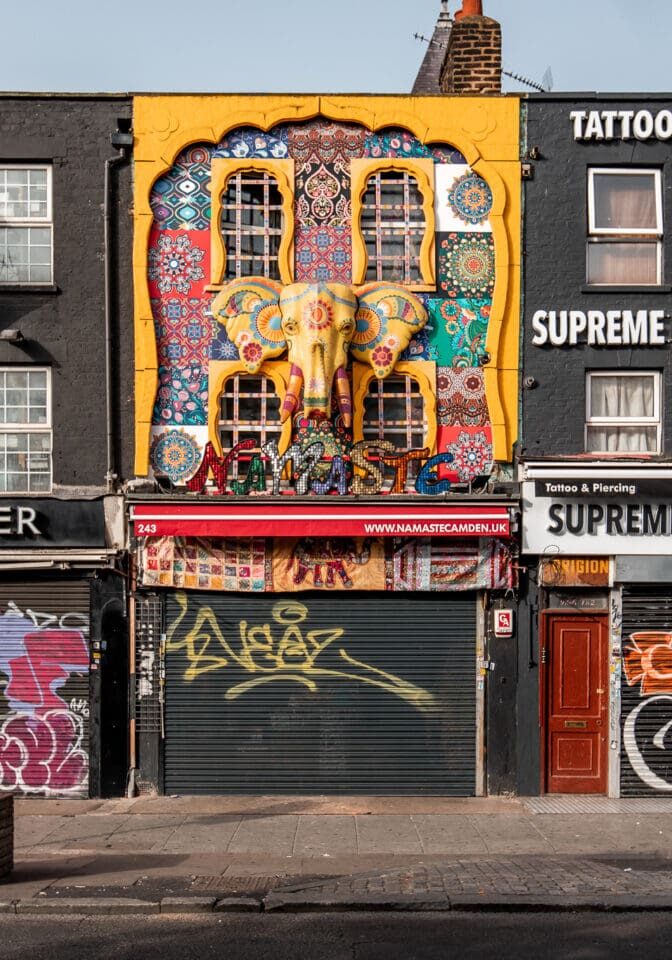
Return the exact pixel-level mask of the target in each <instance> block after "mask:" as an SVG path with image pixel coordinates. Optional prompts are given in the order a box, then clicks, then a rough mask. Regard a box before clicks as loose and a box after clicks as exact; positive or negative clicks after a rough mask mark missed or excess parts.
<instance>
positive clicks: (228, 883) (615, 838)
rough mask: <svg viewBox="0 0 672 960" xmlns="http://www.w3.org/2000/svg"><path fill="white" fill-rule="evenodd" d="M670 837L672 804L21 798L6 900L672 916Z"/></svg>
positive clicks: (35, 904) (46, 904) (2, 897)
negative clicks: (535, 908)
mask: <svg viewBox="0 0 672 960" xmlns="http://www.w3.org/2000/svg"><path fill="white" fill-rule="evenodd" d="M563 801H564V802H563ZM548 810H553V811H554V812H548ZM671 828H672V799H671V800H665V799H662V800H659V799H654V800H651V801H649V800H631V801H608V800H604V799H600V798H597V799H592V798H578V799H577V798H566V800H565V798H553V800H551V799H550V798H549V799H548V800H545V799H543V798H542V799H541V800H540V799H536V800H535V799H533V800H521V799H497V798H485V799H480V798H474V799H446V798H371V797H364V798H362V797H360V798H350V797H342V798H326V797H315V798H301V797H255V798H244V797H241V798H236V797H219V798H213V797H203V798H199V797H157V798H145V797H139V798H136V799H133V800H125V799H124V800H108V801H77V800H71V801H67V800H32V799H31V800H18V801H17V802H16V810H15V841H16V851H15V859H16V870H15V872H14V874H13V875H12V877H11V878H10V882H9V883H2V884H0V901H2V902H3V903H4V904H6V905H7V909H8V910H10V911H11V910H16V909H17V908H16V906H15V904H16V902H18V901H20V903H21V904H22V905H23V906H22V907H21V908H20V909H21V910H31V909H38V910H52V911H53V910H54V909H56V903H55V902H54V901H55V900H58V901H60V903H61V904H62V905H63V907H64V908H65V907H66V904H67V902H68V901H70V900H79V901H80V904H79V907H77V905H76V904H75V905H74V907H73V909H83V906H84V904H83V901H84V899H87V900H97V901H98V902H99V908H100V910H103V909H104V901H107V900H110V898H112V899H114V900H116V902H117V906H118V907H119V908H122V906H123V905H122V903H121V901H122V900H123V901H127V908H128V911H129V912H131V911H132V910H138V909H139V910H142V909H143V907H142V904H143V903H144V904H145V905H146V907H145V909H146V910H149V908H150V904H151V905H154V906H153V907H152V910H154V912H156V911H158V910H159V909H161V902H162V901H166V904H165V907H166V909H168V908H170V909H172V910H173V911H175V910H178V908H179V907H180V904H181V905H182V907H183V908H185V909H186V907H185V903H184V901H185V898H186V899H187V900H189V904H188V906H189V908H190V909H198V907H197V903H196V900H197V898H200V899H201V900H202V901H203V904H202V908H203V909H213V907H214V905H215V903H216V902H221V901H228V900H229V899H230V898H233V899H234V905H235V906H237V907H239V908H242V907H244V906H245V902H244V901H245V900H247V901H248V902H247V908H248V909H261V904H262V902H263V904H264V908H265V909H267V910H272V909H317V908H318V907H321V908H325V909H326V908H337V907H338V905H339V904H340V905H342V906H347V905H348V904H349V905H350V907H352V906H353V904H356V903H359V904H361V905H362V906H365V905H367V904H368V905H369V906H371V907H374V906H377V907H378V908H381V907H384V906H385V905H386V904H387V905H388V906H389V903H388V901H389V900H390V898H391V899H392V900H394V901H395V902H396V903H397V904H398V905H399V906H404V907H405V908H406V909H408V908H412V909H418V908H419V906H420V905H421V904H422V903H423V902H424V903H428V904H430V905H431V904H434V906H433V907H432V909H436V908H438V906H439V905H440V907H441V909H446V908H449V907H450V906H451V905H452V906H453V908H456V907H457V906H458V904H459V905H460V908H461V909H467V908H470V903H471V904H472V905H476V906H478V904H479V903H480V904H482V905H483V906H485V905H486V904H487V905H488V906H490V907H493V906H496V905H497V904H498V903H499V904H501V905H502V906H506V905H507V904H508V905H509V906H512V905H515V904H516V903H517V904H518V905H519V906H521V905H524V904H526V903H528V904H529V903H530V902H531V901H534V900H535V898H536V900H537V901H538V902H539V903H540V904H541V903H544V904H545V905H547V906H548V907H555V908H558V907H560V906H562V905H563V904H565V905H570V906H571V905H572V904H573V905H575V906H580V905H591V904H592V905H593V906H594V907H595V906H597V905H598V904H599V905H601V906H602V907H603V908H604V907H605V906H608V905H611V906H621V907H625V906H627V904H628V903H629V904H630V905H635V906H638V907H642V906H646V905H647V904H648V905H649V906H651V905H658V906H659V907H660V906H665V905H669V907H670V908H672V829H671ZM577 877H578V878H580V880H578V881H575V880H573V879H572V878H577ZM577 884H578V885H577ZM175 898H177V903H173V904H172V906H170V903H169V901H171V900H175ZM586 898H587V899H586ZM132 900H133V901H139V903H140V904H141V906H139V907H138V906H137V904H136V906H135V907H134V906H133V905H132V904H131V903H130V901H132ZM31 903H32V906H31ZM40 904H43V906H40ZM311 905H312V906H311ZM220 908H221V909H226V904H221V905H220ZM0 909H2V907H1V906H0ZM91 909H92V908H91ZM91 909H88V908H87V911H84V912H91ZM105 909H107V908H105ZM122 912H123V911H122ZM178 912H179V910H178Z"/></svg>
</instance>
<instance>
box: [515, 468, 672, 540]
mask: <svg viewBox="0 0 672 960" xmlns="http://www.w3.org/2000/svg"><path fill="white" fill-rule="evenodd" d="M523 553H531V554H538V555H542V556H544V555H545V556H557V555H562V554H565V555H570V556H594V557H595V556H615V555H617V554H627V555H629V556H659V555H666V554H671V553H672V497H671V498H670V499H667V500H665V499H662V498H656V497H650V498H649V497H641V498H637V499H634V500H628V499H627V498H619V497H614V498H613V499H611V498H604V497H588V498H586V497H582V498H581V499H578V498H576V499H567V498H565V497H561V496H548V497H539V496H537V495H536V493H535V483H534V481H533V480H528V481H526V482H525V483H523Z"/></svg>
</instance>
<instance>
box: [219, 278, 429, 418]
mask: <svg viewBox="0 0 672 960" xmlns="http://www.w3.org/2000/svg"><path fill="white" fill-rule="evenodd" d="M212 315H213V317H214V318H215V320H217V321H219V322H220V323H222V324H224V326H225V327H226V331H227V334H228V336H229V339H230V340H232V341H233V342H234V343H235V344H236V346H237V347H238V350H239V354H240V359H241V361H242V362H243V364H244V365H245V369H246V370H247V371H248V373H257V372H258V371H259V369H260V367H261V364H262V363H263V362H264V360H268V359H271V358H273V357H280V356H282V355H283V354H284V353H285V352H287V357H288V360H289V362H290V363H291V372H290V379H289V384H288V387H287V393H286V395H285V398H284V401H283V405H282V412H281V419H282V421H283V422H284V421H285V420H287V418H288V417H290V416H292V415H293V414H294V413H295V412H296V411H297V410H298V409H299V407H300V404H301V393H302V391H303V408H304V410H305V413H306V415H307V416H315V415H324V416H327V417H328V416H329V415H330V412H331V397H332V391H333V393H334V395H335V397H336V400H337V402H338V406H339V410H340V412H341V415H342V417H343V422H344V424H345V426H346V427H349V426H350V425H351V423H352V399H351V395H350V383H349V380H348V377H347V373H346V368H347V363H348V355H349V354H352V356H353V358H354V359H355V360H360V361H364V362H368V363H369V364H370V365H371V366H372V367H373V371H374V373H375V375H376V377H378V378H379V379H382V378H384V377H386V376H388V375H389V374H390V373H391V372H392V370H393V369H394V366H395V364H396V362H397V360H398V359H399V355H400V354H401V353H402V351H403V350H405V349H406V347H407V346H408V344H409V342H410V340H411V338H412V337H413V335H414V334H415V333H417V332H418V331H419V330H421V329H422V327H424V325H425V324H426V323H427V313H426V311H425V308H424V306H423V304H422V303H421V302H420V300H418V299H417V297H414V296H413V294H411V293H409V292H408V291H407V290H405V289H404V287H401V286H397V285H395V284H388V283H371V284H368V285H367V286H364V287H360V288H359V290H358V291H357V293H356V294H355V292H354V291H353V290H352V289H351V288H350V287H348V286H346V285H345V284H342V283H318V284H310V283H292V284H289V285H288V286H285V287H282V286H281V285H280V284H278V283H275V282H274V281H273V280H266V279H264V278H263V277H248V278H246V279H240V280H232V281H231V282H230V283H229V284H227V286H226V288H225V289H224V290H222V292H221V293H219V294H218V295H217V297H216V298H215V300H214V302H213V305H212Z"/></svg>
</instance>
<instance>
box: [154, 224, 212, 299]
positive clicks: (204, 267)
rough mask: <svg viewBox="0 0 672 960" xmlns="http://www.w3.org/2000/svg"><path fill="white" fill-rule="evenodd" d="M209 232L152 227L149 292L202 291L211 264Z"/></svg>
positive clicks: (192, 293)
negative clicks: (156, 228)
mask: <svg viewBox="0 0 672 960" xmlns="http://www.w3.org/2000/svg"><path fill="white" fill-rule="evenodd" d="M209 250H210V232H209V231H208V230H199V231H192V230H190V231H189V232H188V233H187V232H183V231H178V232H175V231H172V230H163V231H158V230H153V231H152V235H151V236H150V241H149V270H148V277H149V295H150V297H155V298H159V297H161V296H165V295H168V294H176V293H183V294H186V295H187V296H191V297H198V296H200V295H201V294H203V293H204V288H205V284H206V272H207V271H208V270H209V267H210V256H209Z"/></svg>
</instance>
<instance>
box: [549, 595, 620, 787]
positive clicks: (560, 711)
mask: <svg viewBox="0 0 672 960" xmlns="http://www.w3.org/2000/svg"><path fill="white" fill-rule="evenodd" d="M545 619H546V631H545V650H544V651H543V654H542V662H543V661H544V660H545V661H546V669H545V681H546V683H545V686H546V711H545V713H546V716H545V727H546V736H545V742H546V790H547V791H548V793H606V792H607V765H608V756H609V751H608V743H607V737H608V735H609V715H608V710H609V665H608V632H607V619H606V617H604V616H587V615H574V616H568V615H566V614H558V615H554V614H549V615H548V616H547V617H546V618H545Z"/></svg>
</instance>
